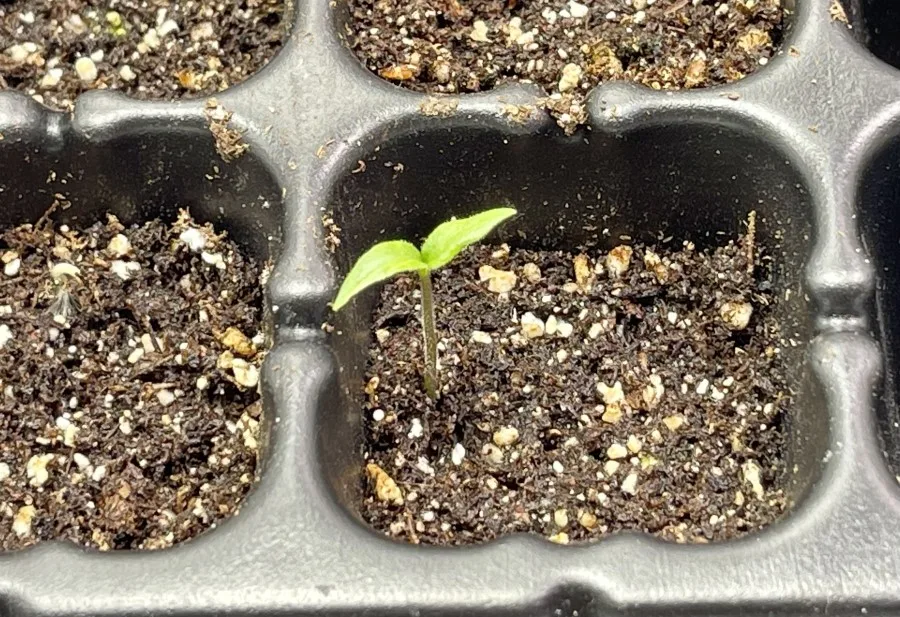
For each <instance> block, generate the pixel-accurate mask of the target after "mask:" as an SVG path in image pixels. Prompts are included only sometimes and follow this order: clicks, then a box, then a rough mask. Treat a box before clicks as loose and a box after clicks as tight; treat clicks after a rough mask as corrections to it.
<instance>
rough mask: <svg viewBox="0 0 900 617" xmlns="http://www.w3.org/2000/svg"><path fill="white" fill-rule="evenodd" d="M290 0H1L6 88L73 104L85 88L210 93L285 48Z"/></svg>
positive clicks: (56, 104) (165, 95) (0, 80)
mask: <svg viewBox="0 0 900 617" xmlns="http://www.w3.org/2000/svg"><path fill="white" fill-rule="evenodd" d="M285 7H286V3H285V0H236V1H234V2H232V1H230V0H229V1H228V2H223V1H222V0H150V1H147V0H116V1H110V0H12V1H11V2H10V1H9V0H0V89H4V88H11V89H16V90H21V91H23V92H26V93H28V94H30V95H32V96H33V97H35V98H36V99H38V100H39V101H42V102H43V103H45V104H47V105H48V106H50V107H53V108H56V109H65V110H69V109H72V107H73V105H74V100H75V97H76V96H77V95H78V94H80V93H82V92H84V91H86V90H97V89H105V88H111V89H115V90H122V91H124V92H126V93H128V94H130V95H132V96H135V97H137V98H142V99H174V98H181V97H185V96H203V95H209V94H214V93H216V92H219V91H220V90H224V89H225V88H228V87H229V86H233V85H235V84H237V83H240V82H242V81H244V80H245V79H247V78H248V77H249V76H250V75H252V74H253V73H255V72H256V71H258V70H259V69H260V68H262V66H263V65H265V64H266V63H267V62H268V61H269V60H270V59H271V58H272V57H273V56H274V55H275V54H276V53H277V52H278V50H279V49H281V46H282V43H283V40H284V38H285V36H286V30H287V23H286V18H285V10H286V8H285Z"/></svg>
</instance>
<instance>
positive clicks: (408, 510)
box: [361, 239, 792, 544]
mask: <svg viewBox="0 0 900 617" xmlns="http://www.w3.org/2000/svg"><path fill="white" fill-rule="evenodd" d="M748 246H749V242H748V241H747V240H746V239H744V240H742V241H741V242H740V243H731V244H728V245H727V246H722V247H719V248H716V249H713V250H705V251H699V250H697V249H695V248H694V247H693V245H691V244H689V243H685V245H684V246H683V247H680V248H678V249H677V250H676V248H675V247H674V246H673V245H671V244H669V245H661V246H656V247H646V246H642V245H640V244H635V245H633V246H631V247H627V248H626V247H618V248H616V249H614V250H612V251H610V252H609V253H598V252H596V251H591V252H588V253H586V254H582V255H573V254H570V253H566V252H536V251H529V250H517V249H511V250H509V251H508V252H507V251H496V250H495V249H496V247H486V246H481V247H475V248H474V249H470V250H467V251H465V252H464V253H463V254H462V255H461V256H460V257H459V258H458V259H457V260H456V261H455V262H454V263H452V264H451V265H450V266H449V267H447V268H446V269H444V270H442V271H440V272H438V273H436V275H435V280H434V289H435V294H436V304H437V307H438V311H437V320H438V328H439V336H440V339H441V351H440V361H441V365H442V369H441V376H442V381H443V393H442V396H441V398H440V399H439V401H437V402H436V403H434V402H432V401H430V400H428V398H427V397H426V395H425V393H424V390H423V386H422V371H423V369H422V351H421V345H422V343H421V330H420V325H419V318H418V309H417V307H416V305H417V303H418V297H417V296H418V289H417V286H416V281H415V278H414V277H400V278H398V279H396V280H395V281H393V282H391V283H389V284H388V285H387V286H386V287H385V288H384V290H383V293H382V296H381V303H380V305H379V307H378V308H377V309H376V311H375V316H374V325H373V331H375V332H376V334H377V336H376V337H374V338H375V339H376V340H374V341H373V343H372V347H371V349H370V362H369V367H368V372H367V379H368V382H367V384H366V402H365V414H366V421H365V424H366V459H367V460H366V462H367V464H369V465H370V466H373V465H374V466H376V467H377V469H378V470H379V472H380V474H386V476H381V475H379V478H380V485H381V486H382V487H384V486H385V485H387V484H388V479H389V480H390V485H391V486H392V488H393V487H395V488H396V489H397V490H396V491H394V490H392V491H391V494H390V499H386V498H385V497H384V496H383V495H381V496H379V495H378V494H376V492H375V490H376V488H375V486H374V485H373V484H371V481H367V489H366V491H365V496H364V498H363V502H362V504H361V511H362V514H363V516H364V518H365V519H366V520H367V521H368V522H369V523H370V524H372V525H373V526H374V527H375V528H377V529H378V530H379V531H381V532H383V533H385V534H387V535H390V536H392V537H396V538H398V539H404V540H407V541H411V542H417V543H418V542H421V543H428V544H469V543H476V542H483V541H486V540H490V539H493V538H496V537H498V536H502V535H505V534H509V533H514V532H529V533H535V534H539V535H541V536H544V537H546V538H549V539H551V540H552V541H555V542H560V543H568V542H579V541H586V540H595V539H597V538H600V537H602V536H604V535H607V534H611V533H614V532H617V531H623V530H640V531H644V532H647V533H651V534H655V535H658V536H661V537H663V538H666V539H669V540H674V541H677V542H707V541H714V540H724V539H728V538H734V537H736V536H740V535H743V534H746V533H749V532H752V531H754V530H758V529H760V528H762V527H764V526H766V525H768V524H769V523H771V522H772V521H774V520H775V519H776V518H778V517H779V516H780V515H781V514H782V512H783V509H784V507H785V496H784V493H783V487H784V483H785V481H786V472H785V469H784V466H785V462H784V438H785V436H784V429H783V424H784V420H783V418H784V414H785V413H786V411H787V410H788V409H789V408H790V405H791V399H792V392H791V390H790V388H789V387H788V385H787V377H786V361H785V359H784V358H783V356H782V353H781V351H780V348H783V347H784V345H785V343H784V342H783V341H782V336H783V335H782V333H781V332H780V328H779V321H778V319H777V318H776V316H775V311H776V307H777V305H778V303H779V297H778V295H777V294H776V293H775V292H774V291H773V290H772V285H771V281H770V280H768V277H770V276H771V274H770V273H769V266H770V264H771V262H770V261H769V260H766V259H765V257H761V256H760V255H759V251H756V252H754V251H750V250H749V249H748ZM751 254H752V255H754V259H755V261H756V267H755V268H750V267H749V265H750V264H749V263H748V255H751ZM626 257H627V259H626ZM626 262H627V263H626ZM485 266H490V267H491V268H493V269H495V270H501V271H506V272H512V273H513V274H514V275H515V276H516V283H515V285H514V287H513V288H512V289H511V290H510V291H508V292H502V293H497V292H495V291H491V290H490V289H489V283H490V280H487V281H479V270H480V269H483V268H484V267H485ZM751 270H752V272H751ZM723 306H725V307H726V308H727V307H732V308H733V307H735V306H740V307H741V309H742V310H741V311H738V313H739V317H740V319H738V318H737V317H735V316H734V315H733V314H732V313H734V312H735V311H732V309H731V308H727V310H723ZM751 307H752V312H750V310H749V309H750V308H751ZM723 312H724V313H725V314H726V317H725V318H723V316H722V314H723ZM370 468H374V467H370Z"/></svg>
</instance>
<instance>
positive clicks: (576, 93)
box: [347, 0, 786, 133]
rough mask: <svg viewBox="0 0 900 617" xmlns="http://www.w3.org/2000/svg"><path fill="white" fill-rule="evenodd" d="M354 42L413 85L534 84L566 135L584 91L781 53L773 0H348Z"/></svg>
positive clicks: (467, 88)
mask: <svg viewBox="0 0 900 617" xmlns="http://www.w3.org/2000/svg"><path fill="white" fill-rule="evenodd" d="M349 6H350V11H351V16H352V18H351V20H350V21H349V24H348V26H347V34H348V38H349V40H350V45H351V47H352V48H353V50H354V52H355V53H356V55H357V56H358V57H359V59H360V60H361V61H362V62H363V64H365V65H366V66H367V67H368V68H369V69H370V70H372V71H373V72H375V73H377V74H379V75H380V76H382V77H383V78H385V79H388V80H390V81H393V82H394V83H397V84H399V85H402V86H404V87H407V88H411V89H413V90H419V91H423V92H429V93H451V94H456V93H464V92H481V91H483V90H488V89H490V88H493V87H494V86H496V85H499V84H502V83H506V82H509V81H520V82H530V83H536V84H538V85H540V86H542V87H543V88H544V90H545V91H546V92H547V94H548V95H549V98H548V99H547V100H546V101H545V105H546V107H547V108H548V109H549V110H550V111H551V112H552V113H553V115H554V116H555V117H556V119H557V121H558V123H559V124H560V126H562V127H563V128H564V129H565V130H566V132H568V133H572V132H574V130H575V129H576V128H577V127H578V126H579V125H581V124H583V123H584V122H585V120H586V111H585V98H586V96H587V93H588V92H589V91H590V89H591V88H593V87H594V86H596V85H597V84H599V83H601V82H605V81H611V80H629V81H634V82H637V83H641V84H644V85H646V86H649V87H651V88H653V89H656V90H677V89H681V88H699V87H705V86H713V85H718V84H724V83H729V82H733V81H735V80H738V79H742V78H744V77H746V76H747V75H749V74H751V73H753V72H755V71H756V70H757V69H758V68H759V67H760V66H762V65H764V64H766V63H767V62H768V61H769V59H770V58H771V57H772V56H773V55H774V54H775V53H776V50H777V48H778V46H779V44H780V42H781V40H782V35H783V29H784V18H785V13H786V11H785V10H784V9H783V8H782V6H781V2H780V1H779V0H729V1H726V2H721V1H720V0H700V1H696V0H695V1H688V0H656V1H654V0H629V1H627V2H623V0H481V1H479V2H465V1H463V0H349Z"/></svg>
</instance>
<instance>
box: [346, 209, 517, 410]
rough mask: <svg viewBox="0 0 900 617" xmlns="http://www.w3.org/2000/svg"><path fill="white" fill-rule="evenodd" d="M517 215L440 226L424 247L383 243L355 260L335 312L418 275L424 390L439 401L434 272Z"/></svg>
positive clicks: (496, 213) (507, 212)
mask: <svg viewBox="0 0 900 617" xmlns="http://www.w3.org/2000/svg"><path fill="white" fill-rule="evenodd" d="M514 214H516V211H515V209H513V208H495V209H493V210H486V211H484V212H481V213H479V214H475V215H472V216H469V217H466V218H463V219H451V220H449V221H447V222H446V223H441V224H440V225H438V226H437V227H435V228H434V231H432V232H431V234H429V236H428V237H427V238H425V242H423V243H422V248H421V249H417V248H416V247H415V245H414V244H412V243H411V242H407V241H406V240H388V241H386V242H379V243H378V244H376V245H375V246H373V247H372V248H370V249H369V250H368V251H366V252H365V253H363V254H362V256H361V257H360V258H359V259H358V260H357V261H356V263H355V264H354V266H353V267H352V268H351V269H350V272H349V273H348V274H347V278H345V279H344V282H343V284H342V285H341V288H340V290H339V291H338V294H337V297H336V298H335V299H334V302H332V303H331V308H332V309H334V310H335V311H338V310H340V309H341V308H342V307H343V306H344V305H345V304H347V302H349V301H350V299H351V298H353V297H354V296H355V295H356V294H358V293H359V292H361V291H362V290H364V289H366V288H367V287H369V286H371V285H374V284H375V283H379V282H381V281H384V280H386V279H389V278H391V277H392V276H395V275H397V274H402V273H404V272H416V273H418V275H419V286H420V287H421V289H422V332H423V333H424V338H425V391H426V392H427V393H428V397H429V398H430V399H431V400H437V398H438V393H439V392H440V389H441V386H440V378H439V376H438V370H437V331H436V329H435V326H434V293H433V292H432V289H431V273H432V272H433V271H434V270H437V269H438V268H442V267H444V266H446V265H447V264H448V263H450V262H451V261H452V260H453V258H454V257H456V256H457V255H458V254H459V252H460V251H462V250H463V249H464V248H466V247H467V246H469V245H470V244H472V243H474V242H478V241H479V240H481V239H482V238H484V237H485V236H486V235H488V234H489V233H490V232H491V230H492V229H494V227H496V226H497V225H499V224H500V223H502V222H503V221H505V220H506V219H508V218H509V217H511V216H513V215H514Z"/></svg>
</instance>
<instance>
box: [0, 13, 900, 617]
mask: <svg viewBox="0 0 900 617" xmlns="http://www.w3.org/2000/svg"><path fill="white" fill-rule="evenodd" d="M789 8H791V9H792V15H791V16H790V20H791V22H792V25H791V27H790V29H789V32H788V34H787V37H786V41H785V43H784V46H783V51H782V53H780V54H779V55H778V56H777V57H776V58H774V59H773V61H771V62H770V63H769V64H768V65H767V66H765V67H763V68H761V69H760V70H759V72H758V73H757V74H755V75H753V76H751V77H749V78H747V79H745V80H743V81H741V82H738V83H734V84H731V85H728V86H723V87H716V88H710V89H707V90H698V91H685V92H677V93H659V92H653V91H650V90H648V89H645V88H641V87H638V86H633V85H630V84H625V83H609V84H606V85H603V86H602V87H600V88H598V89H597V90H596V91H595V92H594V93H593V95H592V97H591V100H590V105H589V107H590V120H589V123H590V126H589V128H588V129H585V130H582V131H580V132H579V133H578V134H576V135H575V136H573V137H565V136H564V135H563V134H562V133H561V131H560V130H559V129H558V128H557V127H556V126H555V124H554V122H553V120H552V119H551V118H549V117H546V116H544V115H542V114H533V115H532V116H531V119H530V120H527V121H526V122H525V123H519V122H517V121H515V120H513V119H511V118H509V117H507V116H506V115H504V114H503V113H502V110H503V107H504V105H508V104H512V103H515V104H532V105H533V104H535V103H536V102H537V101H538V99H539V98H540V97H541V93H540V92H537V91H536V90H535V89H533V88H532V87H528V86H515V87H503V88H500V89H497V90H495V91H493V92H490V93H486V94H482V95H465V96H460V97H458V98H455V99H449V101H450V103H449V104H448V100H446V99H445V100H442V101H441V104H440V105H438V106H437V110H436V109H435V105H434V102H433V101H431V100H430V99H429V98H428V97H427V96H425V95H420V94H415V93H411V92H408V91H404V90H401V89H399V88H396V87H394V86H392V85H390V84H388V83H385V82H383V81H381V80H380V79H379V78H378V77H376V76H374V75H372V74H370V73H369V72H368V71H367V70H366V69H365V68H364V67H362V66H361V65H360V64H359V62H358V61H357V60H356V59H355V58H354V57H353V55H352V53H351V52H350V51H349V50H348V49H347V48H346V47H345V45H344V43H343V42H342V40H341V38H340V33H341V32H342V29H343V28H342V20H343V19H344V14H343V12H342V10H341V6H340V3H339V2H331V3H329V2H325V1H324V0H300V1H298V3H297V5H296V6H295V7H294V26H293V33H292V35H291V37H290V39H289V41H288V42H287V44H286V46H285V48H284V50H283V51H282V52H281V54H280V55H279V56H278V57H277V58H276V59H275V60H274V61H273V62H271V63H270V65H269V66H267V67H266V68H265V69H264V70H263V71H262V72H260V73H259V74H258V75H257V76H255V77H253V78H252V79H250V80H249V81H247V82H246V83H244V84H243V85H240V86H238V87H235V88H234V89H232V90H229V91H227V92H225V93H223V94H222V95H221V96H219V97H218V100H219V102H220V103H221V105H222V106H224V107H225V108H226V109H227V110H229V111H233V112H234V117H233V119H232V124H233V125H235V126H237V127H239V128H240V129H241V130H242V131H244V139H245V141H246V142H247V143H248V144H249V146H250V149H249V151H248V152H247V153H246V154H244V155H243V156H242V157H240V158H238V159H236V160H234V161H232V162H229V163H226V162H224V161H223V160H222V159H221V158H220V156H219V155H218V154H217V152H216V149H215V147H214V141H213V138H212V136H211V134H210V131H209V129H208V122H207V118H206V115H205V112H206V105H207V103H206V102H205V101H204V100H195V101H185V102H178V103H160V102H138V101H133V100H129V99H128V98H126V97H124V96H122V95H118V94H115V93H110V92H92V93H89V94H86V95H84V96H82V97H81V98H80V99H79V101H78V104H77V105H76V109H75V112H74V114H72V115H68V114H63V113H57V112H51V111H47V110H45V109H44V108H43V107H41V106H40V105H38V104H37V103H35V102H33V101H32V100H30V99H29V98H27V97H26V96H24V95H22V94H19V93H12V92H2V93H0V134H2V135H3V140H2V141H0V224H2V225H4V226H6V225H13V224H18V223H21V222H25V221H33V220H35V219H36V218H37V217H38V216H39V215H40V214H41V213H42V210H41V211H38V210H36V208H41V209H42V208H44V207H46V205H47V204H48V203H49V202H50V200H51V197H52V195H53V194H54V193H64V194H65V195H66V196H67V197H68V198H69V199H70V200H71V201H72V204H73V206H72V207H71V208H70V209H69V210H68V211H66V212H65V213H64V216H65V217H66V218H67V219H69V220H75V221H88V220H94V219H96V218H97V217H99V216H101V215H102V214H103V213H104V212H106V211H109V210H112V211H114V212H116V213H117V214H119V215H120V217H121V218H123V219H124V220H129V221H135V220H141V219H146V218H150V217H156V216H160V215H162V216H170V215H172V214H174V212H175V209H176V208H177V207H180V206H189V207H190V208H191V210H192V212H193V213H194V214H195V215H196V216H198V217H199V218H202V219H205V220H211V221H213V222H214V223H216V224H217V225H220V226H221V227H222V228H224V229H226V230H227V231H229V232H230V233H231V234H232V235H233V236H234V237H236V238H237V239H238V240H239V241H241V242H243V243H244V244H246V245H247V246H248V247H250V248H251V249H252V250H254V251H256V252H257V253H258V254H260V255H271V256H273V257H274V258H275V260H276V267H275V271H274V274H273V275H272V277H271V281H270V284H269V288H268V300H269V303H270V307H271V310H270V312H269V314H270V319H271V322H272V324H273V326H274V328H275V332H276V337H275V338H276V344H275V347H274V350H273V351H272V352H271V354H270V355H269V357H268V360H267V363H266V368H265V371H264V379H263V387H264V394H265V415H266V420H267V422H266V428H265V432H266V434H267V437H268V438H267V440H266V442H265V448H264V455H263V461H262V470H261V479H260V481H259V484H258V486H256V488H255V489H254V490H253V491H252V493H251V494H250V495H249V496H248V498H247V500H246V503H245V505H244V507H243V509H242V511H241V513H240V515H239V516H237V517H235V518H233V519H232V520H229V521H228V522H227V523H225V524H223V525H221V526H220V527H219V528H217V529H215V530H213V531H211V532H209V533H207V534H205V535H203V536H202V537H200V538H199V539H197V540H194V541H191V542H188V543H186V544H184V545H181V546H178V547H176V548H173V549H169V550H164V551H159V552H129V553H126V552H117V553H99V552H91V551H85V550H82V549H79V548H77V547H75V546H74V545H70V544H66V543H44V544H40V545H38V546H36V547H33V548H30V549H28V550H25V551H21V552H17V553H9V554H4V555H2V556H0V599H2V603H0V612H2V614H3V615H30V614H34V615H37V614H41V615H103V614H121V615H138V614H151V613H153V614H181V615H214V614H288V613H291V614H313V613H315V614H326V615H327V614H334V615H338V614H371V615H375V614H379V615H380V614H384V615H492V616H496V615H506V614H517V615H554V616H556V615H572V616H574V615H582V616H584V615H607V614H609V615H612V614H628V615H648V616H649V615H662V614H683V615H707V614H708V615H721V614H742V615H786V614H797V615H811V614H848V615H849V614H854V615H859V614H866V613H868V614H872V615H874V614H882V613H895V612H896V613H900V532H898V530H900V486H898V483H897V480H896V478H895V474H896V473H897V468H896V466H897V465H898V464H900V456H898V454H900V428H898V424H897V422H898V420H900V416H898V410H897V380H896V371H897V370H898V367H897V365H896V362H895V352H894V350H895V349H896V348H897V342H898V337H900V318H898V317H897V315H898V314H900V307H898V305H897V303H898V298H900V293H897V288H898V287H900V267H898V266H897V264H896V262H895V259H896V258H898V256H900V216H897V215H896V214H895V213H896V212H897V209H898V207H900V173H898V169H900V72H898V71H897V70H896V69H895V68H892V66H890V64H889V63H888V62H889V61H897V60H900V38H897V37H898V36H900V27H898V25H897V24H898V23H900V22H898V21H897V20H896V13H897V9H896V8H895V7H893V5H892V3H891V2H890V0H880V1H876V0H871V1H868V2H867V3H865V4H860V5H856V6H848V7H847V8H848V12H849V13H850V15H851V17H852V19H853V20H854V28H853V29H852V30H851V29H848V28H847V26H846V25H844V24H842V23H840V22H836V21H834V19H833V18H832V16H831V15H830V13H829V1H828V0H797V3H796V7H789ZM867 45H869V46H870V47H871V49H873V50H875V51H876V52H877V53H878V54H879V56H881V57H882V58H885V59H886V60H887V61H888V62H885V61H882V60H881V59H879V58H877V57H876V56H875V55H873V54H872V53H870V51H869V50H868V49H867ZM498 203H513V204H515V205H516V207H518V208H519V210H520V211H521V212H522V213H523V216H520V217H519V218H517V219H516V220H515V221H514V222H513V223H511V224H509V225H507V226H506V233H508V234H515V235H517V236H520V235H523V234H524V236H525V237H526V238H527V239H528V240H527V241H528V242H530V243H532V244H537V245H541V246H553V247H559V248H572V247H575V246H577V245H578V244H580V243H582V242H584V241H586V240H587V239H588V238H589V234H591V233H593V232H592V231H590V230H591V229H594V230H595V228H596V226H597V225H601V224H602V225H603V226H604V227H607V228H609V229H610V237H612V238H615V237H618V235H619V234H626V233H627V234H630V235H633V236H635V237H640V236H641V235H642V234H643V235H645V236H649V237H653V236H655V235H656V234H657V233H658V232H660V231H662V232H664V233H667V234H671V235H674V236H676V237H678V238H684V239H691V240H694V241H695V242H697V243H703V242H709V241H710V239H711V238H713V237H714V236H715V234H716V233H718V232H724V233H726V234H730V236H732V237H733V236H734V235H736V234H737V233H738V232H739V231H740V229H741V224H742V222H743V221H744V220H745V219H746V216H747V212H748V211H750V210H756V211H757V212H758V215H759V240H760V242H762V243H764V244H765V245H766V246H767V247H768V248H769V252H770V254H772V255H773V256H774V257H775V258H776V262H777V263H778V264H779V267H778V281H777V284H778V285H779V286H780V289H782V290H785V291H790V292H791V300H790V301H789V302H787V303H786V304H785V306H786V307H787V308H786V309H785V314H784V316H783V318H784V320H785V323H786V324H788V327H789V328H790V329H791V330H792V332H793V333H794V334H795V336H796V337H797V340H798V341H800V346H799V347H798V349H797V352H796V353H797V355H796V357H797V366H798V368H799V370H798V371H797V375H798V377H797V380H798V383H796V384H795V386H796V389H797V390H798V392H800V394H798V396H797V397H796V399H795V406H794V409H792V410H791V419H792V420H791V426H790V445H789V463H790V464H789V469H790V470H791V471H790V474H791V477H790V488H789V497H790V507H789V511H788V513H787V514H786V515H785V516H784V518H783V519H782V520H781V521H780V522H778V523H776V524H774V525H772V526H771V527H770V528H768V529H766V530H765V531H763V532H760V533H757V534H754V535H751V536H748V537H746V538H744V539H742V540H738V541H733V542H725V543H721V544H710V545H691V546H685V545H675V544H669V543H664V542H662V541H659V540H655V539H652V538H649V537H645V536H640V535H636V534H623V535H617V536H614V537H611V538H608V539H606V540H602V541H600V542H598V543H596V544H593V545H584V546H556V545H553V544H551V543H549V542H547V541H545V540H542V539H540V538H536V537H527V536H522V537H507V538H505V539H502V540H500V541H497V542H493V543H490V544H488V545H484V546H477V547H468V548H441V549H439V548H428V547H422V546H412V545H406V544H401V543H396V542H393V541H391V540H389V539H387V538H384V537H381V536H380V535H378V534H376V533H375V532H373V531H371V530H370V529H368V528H367V527H366V526H365V525H364V524H363V523H362V522H361V521H360V520H359V517H358V516H356V515H355V512H354V505H353V504H354V503H357V500H356V497H355V496H356V495H357V492H358V491H360V490H362V483H361V481H360V474H361V469H362V465H363V460H362V454H361V422H362V420H361V417H362V414H361V410H360V408H359V401H358V400H357V398H356V395H355V394H354V392H356V391H358V388H359V384H360V383H361V376H362V369H363V364H364V358H365V348H366V344H367V340H368V330H369V326H370V324H369V323H368V321H369V318H368V315H369V312H368V311H369V310H370V309H371V307H372V304H373V302H374V299H375V295H374V294H373V293H370V294H369V295H368V296H364V297H363V298H362V299H361V301H359V302H357V303H356V306H355V309H353V310H352V311H349V312H348V314H347V315H341V316H339V318H338V319H337V320H334V319H333V317H334V316H333V315H331V314H330V312H329V309H328V307H327V302H328V301H329V300H330V299H331V297H332V294H333V291H334V289H335V284H336V282H337V281H338V280H339V277H340V276H342V274H343V273H344V272H346V271H347V269H348V267H349V265H350V261H351V259H353V258H355V257H356V256H358V255H359V254H360V253H361V252H362V251H363V250H364V249H365V248H367V247H368V246H369V245H370V244H371V243H372V242H374V241H375V240H376V239H378V238H381V237H383V236H400V235H402V236H404V237H413V238H414V237H421V236H422V235H423V234H424V233H425V232H427V231H428V230H430V229H431V228H432V226H433V225H434V224H436V223H437V222H439V221H440V220H443V219H445V218H447V217H448V216H450V215H453V214H465V213H468V212H472V211H476V210H479V209H482V208H484V207H489V206H493V205H496V204H498ZM326 212H329V213H333V216H334V220H335V222H336V223H337V225H338V226H340V227H341V228H342V231H341V233H340V239H341V243H340V246H339V247H338V250H337V251H336V252H332V251H331V250H330V243H329V239H328V230H327V229H326V228H325V227H323V225H322V218H323V214H324V213H326ZM326 320H331V321H332V323H334V325H335V326H336V328H337V331H338V332H340V335H338V334H337V332H336V333H335V334H332V335H327V334H326V333H325V332H324V331H323V330H322V328H321V324H322V323H323V321H326Z"/></svg>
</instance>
